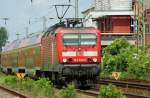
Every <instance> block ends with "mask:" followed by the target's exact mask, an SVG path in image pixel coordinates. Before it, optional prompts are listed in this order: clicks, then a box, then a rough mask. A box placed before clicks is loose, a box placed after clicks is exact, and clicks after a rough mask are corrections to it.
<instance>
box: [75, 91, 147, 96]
mask: <svg viewBox="0 0 150 98" xmlns="http://www.w3.org/2000/svg"><path fill="white" fill-rule="evenodd" d="M77 92H78V93H82V94H85V95H88V96H92V97H95V98H97V97H98V95H99V91H95V90H80V89H77ZM123 94H124V95H125V96H126V98H150V96H142V95H136V94H131V93H123Z"/></svg>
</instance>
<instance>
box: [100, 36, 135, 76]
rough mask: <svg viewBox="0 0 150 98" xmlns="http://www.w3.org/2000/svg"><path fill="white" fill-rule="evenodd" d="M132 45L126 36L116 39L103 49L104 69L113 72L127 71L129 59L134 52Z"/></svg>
mask: <svg viewBox="0 0 150 98" xmlns="http://www.w3.org/2000/svg"><path fill="white" fill-rule="evenodd" d="M132 48H134V46H131V45H130V44H129V42H128V41H127V40H126V39H125V38H119V39H116V40H115V41H114V42H113V43H112V44H111V45H109V46H108V47H106V48H105V49H104V50H103V53H104V56H103V63H102V66H103V68H104V69H103V70H104V71H105V72H108V73H111V72H113V71H126V70H127V67H128V59H129V58H130V57H131V55H132V54H133V53H132V51H131V49H132Z"/></svg>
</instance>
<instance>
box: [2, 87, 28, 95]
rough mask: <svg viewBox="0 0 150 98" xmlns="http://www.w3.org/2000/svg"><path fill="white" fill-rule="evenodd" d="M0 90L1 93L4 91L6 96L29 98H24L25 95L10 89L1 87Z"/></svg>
mask: <svg viewBox="0 0 150 98" xmlns="http://www.w3.org/2000/svg"><path fill="white" fill-rule="evenodd" d="M0 90H2V91H4V92H7V93H8V94H11V95H13V96H14V98H29V97H27V96H25V95H23V94H20V93H18V92H16V91H13V90H10V89H8V88H6V87H3V86H0ZM3 98H4V97H3Z"/></svg>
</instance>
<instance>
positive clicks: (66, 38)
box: [63, 33, 96, 46]
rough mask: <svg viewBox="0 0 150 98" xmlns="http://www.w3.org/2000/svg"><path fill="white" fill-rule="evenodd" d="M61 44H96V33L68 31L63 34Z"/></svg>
mask: <svg viewBox="0 0 150 98" xmlns="http://www.w3.org/2000/svg"><path fill="white" fill-rule="evenodd" d="M63 44H64V45H66V46H68V45H91V46H93V45H96V34H92V33H82V34H81V33H72V34H71V33H69V34H64V35H63Z"/></svg>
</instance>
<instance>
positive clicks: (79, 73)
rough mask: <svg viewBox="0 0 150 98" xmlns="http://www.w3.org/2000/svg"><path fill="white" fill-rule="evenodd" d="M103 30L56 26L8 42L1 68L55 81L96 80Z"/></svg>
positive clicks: (82, 81) (83, 82)
mask: <svg viewBox="0 0 150 98" xmlns="http://www.w3.org/2000/svg"><path fill="white" fill-rule="evenodd" d="M100 43H101V42H100V32H99V31H98V30H97V29H95V28H87V27H82V28H68V27H67V28H66V27H65V26H64V25H63V26H62V25H61V26H60V25H58V24H57V25H54V26H52V27H50V28H49V29H48V30H47V31H46V32H44V33H42V34H38V35H34V36H32V37H28V38H25V39H19V40H15V41H13V42H12V43H10V44H9V45H6V46H5V47H4V49H3V52H2V58H1V60H2V69H3V71H5V72H7V73H18V72H19V73H26V75H30V76H34V77H35V76H37V77H39V76H45V77H49V78H51V79H52V80H65V81H68V82H70V81H72V80H77V81H78V83H80V84H87V83H88V82H87V81H93V80H94V79H96V77H97V76H98V74H99V64H100V62H101V47H100V46H101V44H100Z"/></svg>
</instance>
